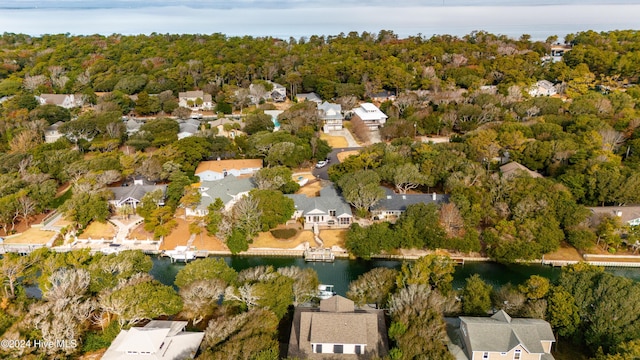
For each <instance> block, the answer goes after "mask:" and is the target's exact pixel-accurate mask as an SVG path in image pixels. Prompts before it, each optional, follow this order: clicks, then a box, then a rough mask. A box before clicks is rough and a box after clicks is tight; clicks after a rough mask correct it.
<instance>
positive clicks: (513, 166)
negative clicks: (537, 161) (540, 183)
mask: <svg viewBox="0 0 640 360" xmlns="http://www.w3.org/2000/svg"><path fill="white" fill-rule="evenodd" d="M500 173H502V177H504V178H507V179H511V178H513V177H515V176H518V175H522V174H524V175H528V176H531V177H532V178H542V177H544V176H542V174H540V173H538V172H535V171H533V170H531V169H529V168H527V167H526V166H524V165H522V164H520V163H519V162H515V161H512V162H510V163H507V164H504V165H502V166H500Z"/></svg>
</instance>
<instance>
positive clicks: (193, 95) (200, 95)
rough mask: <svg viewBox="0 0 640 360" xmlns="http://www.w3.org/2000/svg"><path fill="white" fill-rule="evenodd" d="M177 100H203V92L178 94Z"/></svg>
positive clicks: (195, 91)
mask: <svg viewBox="0 0 640 360" xmlns="http://www.w3.org/2000/svg"><path fill="white" fill-rule="evenodd" d="M178 97H179V98H187V99H196V98H201V99H203V100H204V91H202V90H194V91H185V92H180V93H178Z"/></svg>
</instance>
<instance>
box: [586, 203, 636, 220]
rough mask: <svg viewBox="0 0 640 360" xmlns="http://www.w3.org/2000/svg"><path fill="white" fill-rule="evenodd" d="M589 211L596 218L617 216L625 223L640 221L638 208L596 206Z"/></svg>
mask: <svg viewBox="0 0 640 360" xmlns="http://www.w3.org/2000/svg"><path fill="white" fill-rule="evenodd" d="M589 210H591V212H592V213H593V214H594V215H598V216H603V215H611V216H619V217H620V220H621V221H622V222H625V223H626V222H629V221H632V220H636V219H640V206H598V207H590V208H589Z"/></svg>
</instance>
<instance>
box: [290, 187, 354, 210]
mask: <svg viewBox="0 0 640 360" xmlns="http://www.w3.org/2000/svg"><path fill="white" fill-rule="evenodd" d="M285 196H287V197H289V198H291V199H292V200H293V203H294V205H295V207H296V210H299V211H302V212H303V214H329V210H335V211H336V217H351V216H353V214H352V213H351V207H350V206H349V204H347V202H346V201H345V200H344V199H343V198H342V196H340V195H338V192H337V191H336V189H335V188H334V187H333V185H330V186H325V187H324V188H322V189H321V190H320V196H318V197H308V196H306V195H304V194H286V195H285Z"/></svg>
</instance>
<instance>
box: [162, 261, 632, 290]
mask: <svg viewBox="0 0 640 360" xmlns="http://www.w3.org/2000/svg"><path fill="white" fill-rule="evenodd" d="M222 258H223V259H224V261H225V262H226V263H227V264H228V265H229V266H231V267H232V268H234V269H235V270H236V271H242V270H244V269H247V268H250V267H254V266H260V265H271V266H273V267H274V268H280V267H286V266H298V267H301V268H312V269H314V270H315V271H316V272H317V273H318V278H319V280H320V282H321V283H323V284H332V285H334V288H335V291H336V292H337V293H338V294H340V295H345V294H346V292H347V289H348V288H349V283H350V282H351V281H353V280H355V279H356V278H357V277H358V276H360V275H362V274H364V273H365V272H367V271H369V270H371V269H373V268H376V267H388V268H394V269H400V267H401V265H402V262H401V261H393V260H368V261H367V260H344V259H338V260H336V261H335V262H333V263H308V262H305V261H304V259H302V258H286V257H244V256H233V257H232V256H228V257H222ZM184 266H185V264H183V263H171V261H170V260H169V258H166V257H157V258H156V257H154V259H153V269H151V275H153V276H154V277H155V278H156V279H157V280H159V281H160V282H162V283H163V284H166V285H172V284H173V282H174V280H175V277H176V274H177V273H178V271H180V269H182V268H184ZM560 271H561V270H560V268H556V267H550V266H543V265H540V264H530V265H519V264H509V265H503V264H498V263H493V262H466V263H465V264H464V265H459V266H456V270H455V273H454V279H453V287H454V288H455V289H458V288H462V287H463V286H464V283H465V279H466V278H468V277H469V276H471V275H473V274H479V275H480V277H482V279H484V280H485V281H486V282H487V283H489V284H491V285H493V286H494V287H499V286H502V285H505V284H507V283H511V284H513V285H518V284H521V283H523V282H524V281H525V280H527V279H528V278H529V277H530V276H531V275H540V276H544V277H546V278H548V279H550V280H552V281H553V280H556V279H557V278H558V276H560ZM606 271H608V272H611V273H613V274H616V275H620V276H624V277H628V278H631V279H633V280H636V281H640V269H638V268H607V269H606Z"/></svg>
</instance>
